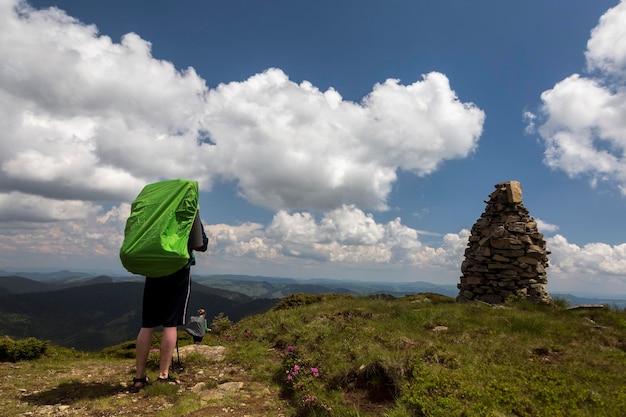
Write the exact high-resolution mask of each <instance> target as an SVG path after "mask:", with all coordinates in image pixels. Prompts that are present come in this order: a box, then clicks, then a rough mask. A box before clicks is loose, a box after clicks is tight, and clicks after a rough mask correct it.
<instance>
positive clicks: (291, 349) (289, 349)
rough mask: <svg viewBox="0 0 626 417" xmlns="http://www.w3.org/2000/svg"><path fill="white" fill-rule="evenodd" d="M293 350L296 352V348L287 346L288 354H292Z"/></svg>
mask: <svg viewBox="0 0 626 417" xmlns="http://www.w3.org/2000/svg"><path fill="white" fill-rule="evenodd" d="M294 350H296V348H295V347H293V346H291V345H289V346H287V351H288V352H293V351H294Z"/></svg>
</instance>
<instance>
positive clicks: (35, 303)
mask: <svg viewBox="0 0 626 417" xmlns="http://www.w3.org/2000/svg"><path fill="white" fill-rule="evenodd" d="M3 272H4V271H0V335H8V336H10V337H13V338H24V337H36V338H38V339H41V340H47V341H50V342H51V343H53V344H57V345H60V346H66V347H74V348H76V349H79V350H100V349H102V348H104V347H107V346H111V345H115V344H118V343H121V342H125V341H128V340H133V339H134V338H135V336H136V334H137V331H138V330H139V327H140V325H141V298H142V292H143V278H142V277H138V276H125V277H111V276H107V275H99V276H92V275H90V274H86V273H81V272H72V271H59V272H52V273H41V272H34V273H28V272H19V273H12V274H8V273H5V275H4V276H2V275H3ZM420 292H434V293H438V294H442V295H447V296H450V297H456V295H457V294H458V289H457V288H456V286H454V285H436V284H432V283H428V282H410V283H398V282H395V283H394V282H358V281H338V280H330V279H309V280H298V279H292V278H277V277H264V276H248V275H211V276H194V277H193V284H192V293H191V298H190V304H189V311H188V312H189V315H193V314H194V312H195V311H196V310H197V309H198V308H200V307H202V308H204V309H205V310H206V312H207V318H208V319H209V321H211V320H212V319H213V317H215V316H217V315H218V314H220V313H223V314H224V315H226V316H228V317H229V318H230V320H231V321H233V322H237V321H239V320H241V319H242V318H244V317H246V316H249V315H254V314H259V313H263V312H265V311H268V310H269V309H270V308H272V306H274V305H275V304H276V302H277V301H278V300H279V299H281V298H283V297H285V296H287V295H290V294H295V293H308V294H319V293H346V294H353V295H371V294H389V295H392V296H395V297H400V296H403V295H406V294H416V293H420ZM551 295H552V296H553V297H561V298H564V299H566V300H568V302H569V303H570V304H571V305H576V304H610V305H615V306H617V307H620V308H624V307H626V300H607V299H598V298H584V297H576V296H573V295H569V294H551Z"/></svg>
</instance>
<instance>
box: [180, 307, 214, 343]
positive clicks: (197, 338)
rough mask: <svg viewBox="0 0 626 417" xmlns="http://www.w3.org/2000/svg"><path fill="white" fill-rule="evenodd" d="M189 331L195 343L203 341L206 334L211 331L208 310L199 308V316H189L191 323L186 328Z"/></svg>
mask: <svg viewBox="0 0 626 417" xmlns="http://www.w3.org/2000/svg"><path fill="white" fill-rule="evenodd" d="M185 330H186V331H187V333H189V334H190V335H191V337H192V338H193V343H194V344H196V345H199V344H201V343H202V339H203V338H204V335H205V334H207V333H208V332H210V331H211V329H209V323H208V322H207V320H206V311H204V309H203V308H199V309H198V315H197V316H191V317H190V318H189V324H187V327H186V328H185Z"/></svg>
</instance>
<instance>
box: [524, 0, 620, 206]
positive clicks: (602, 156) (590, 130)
mask: <svg viewBox="0 0 626 417" xmlns="http://www.w3.org/2000/svg"><path fill="white" fill-rule="evenodd" d="M586 58H587V67H588V70H589V75H588V76H582V75H580V74H573V75H571V76H569V77H567V78H566V79H564V80H562V81H559V82H558V83H556V84H555V86H554V87H553V88H552V89H550V90H547V91H545V92H543V93H542V95H541V100H542V103H543V104H542V117H543V123H542V124H541V125H540V126H539V128H538V131H539V134H540V135H541V137H542V138H543V139H544V141H545V146H546V150H545V163H546V164H547V165H548V166H550V167H552V168H554V169H559V170H562V171H564V172H565V173H567V174H568V175H569V176H570V177H576V176H584V177H587V178H588V179H589V181H590V183H591V185H592V186H596V185H597V184H598V183H599V182H600V181H606V182H608V183H610V184H615V185H616V186H617V187H618V188H619V189H620V190H621V192H622V194H624V195H626V157H625V155H626V84H625V82H626V1H624V0H622V1H621V2H620V3H619V4H618V5H617V6H615V7H613V8H612V9H609V10H608V11H607V12H606V13H605V14H604V15H603V16H602V18H601V19H600V22H599V24H598V25H597V26H596V27H595V28H594V29H593V31H592V32H591V38H590V39H589V41H588V43H587V51H586ZM527 120H529V121H530V123H533V124H534V123H536V120H535V119H534V117H531V118H527ZM529 127H531V126H529Z"/></svg>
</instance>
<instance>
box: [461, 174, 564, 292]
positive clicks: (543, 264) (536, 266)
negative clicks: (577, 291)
mask: <svg viewBox="0 0 626 417" xmlns="http://www.w3.org/2000/svg"><path fill="white" fill-rule="evenodd" d="M495 187H496V191H494V192H493V193H491V194H490V195H489V201H485V203H486V204H487V207H486V208H485V212H484V213H483V214H482V216H481V217H480V219H478V220H477V221H476V223H475V224H474V226H473V227H472V231H471V235H470V237H469V242H468V244H467V248H466V249H465V260H464V261H463V263H462V265H461V272H462V273H463V275H462V276H461V282H460V283H459V284H458V285H457V288H458V289H459V295H458V296H457V301H459V302H464V301H471V300H478V301H483V302H486V303H489V304H500V303H503V302H504V301H505V300H506V299H507V298H509V297H523V298H525V299H527V300H530V301H534V302H541V303H547V304H549V303H551V302H552V299H551V298H550V295H549V294H548V292H547V290H546V286H547V283H548V280H547V276H546V268H547V267H548V257H547V255H548V254H549V253H550V252H548V251H547V250H546V242H545V240H543V234H541V233H539V232H538V230H537V222H536V221H535V220H534V219H533V218H532V217H531V216H530V215H529V212H528V210H527V209H526V208H525V207H524V205H523V204H522V187H521V185H520V183H519V182H518V181H509V182H505V183H502V184H496V185H495Z"/></svg>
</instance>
